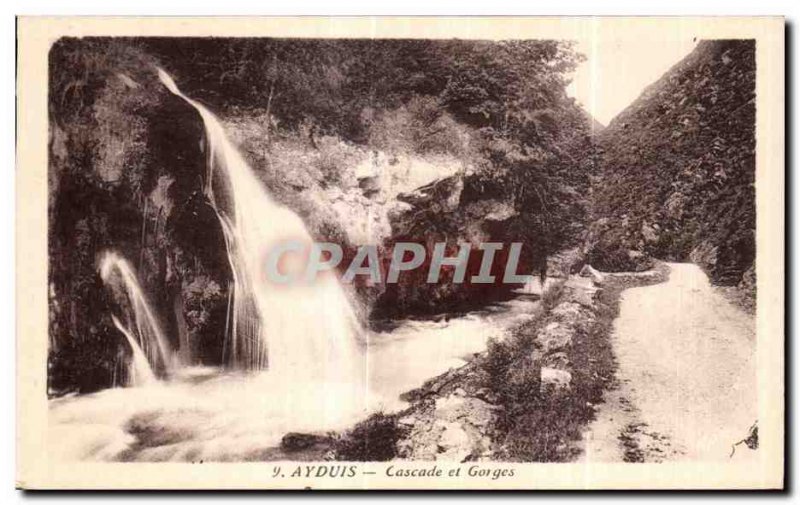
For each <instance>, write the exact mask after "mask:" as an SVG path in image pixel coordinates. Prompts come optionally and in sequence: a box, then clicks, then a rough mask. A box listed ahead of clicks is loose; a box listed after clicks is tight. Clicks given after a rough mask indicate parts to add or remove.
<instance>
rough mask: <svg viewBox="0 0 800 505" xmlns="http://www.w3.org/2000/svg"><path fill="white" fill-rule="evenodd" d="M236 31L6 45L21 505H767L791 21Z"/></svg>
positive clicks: (153, 21)
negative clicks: (203, 496) (206, 493)
mask: <svg viewBox="0 0 800 505" xmlns="http://www.w3.org/2000/svg"><path fill="white" fill-rule="evenodd" d="M246 20H247V18H240V19H239V20H230V19H228V20H227V21H225V20H222V19H220V20H214V19H213V18H206V19H196V18H195V19H191V18H187V19H186V20H183V21H182V20H180V19H179V18H175V19H160V20H159V19H158V18H150V19H148V20H147V21H146V22H145V21H144V20H135V19H134V18H127V19H125V18H117V19H115V20H112V19H108V18H94V19H92V20H90V19H87V18H61V19H58V18H52V19H49V20H48V19H42V18H24V19H22V20H21V24H20V27H19V29H18V39H19V52H20V54H27V55H31V56H35V59H31V60H27V59H26V60H22V59H19V58H18V65H23V66H24V69H23V66H21V67H20V74H19V75H18V81H17V82H18V93H19V102H18V107H19V109H18V111H19V114H20V115H21V116H20V118H19V122H18V127H17V128H18V135H19V137H18V153H19V154H18V177H19V178H20V179H21V180H20V181H18V186H17V197H18V199H19V198H21V197H22V196H24V195H23V194H21V193H20V192H21V191H23V192H25V194H30V195H31V198H30V199H25V201H24V203H22V202H21V203H20V205H21V206H22V207H21V208H20V210H19V211H18V212H20V213H21V214H22V217H19V216H18V218H17V226H18V230H17V233H18V237H20V236H21V235H20V234H27V233H30V238H25V239H22V238H20V239H19V240H20V242H19V243H18V249H17V251H18V252H17V254H18V258H19V259H18V261H20V262H22V263H20V269H24V265H27V267H28V268H27V269H25V270H26V271H27V273H25V274H22V273H20V276H18V280H17V283H18V284H17V290H18V295H17V296H18V300H19V302H20V303H21V304H22V305H25V307H23V306H19V307H18V317H19V318H20V323H19V325H18V334H17V345H18V357H17V367H18V370H19V372H18V388H19V389H18V391H19V392H18V407H17V408H18V412H17V415H18V419H21V420H22V419H25V418H26V417H29V418H30V419H31V424H28V423H27V422H24V421H18V422H24V424H21V425H20V430H23V431H24V432H25V433H23V434H22V437H21V438H18V451H19V452H21V458H22V459H21V461H20V463H19V465H20V466H19V467H18V482H19V485H20V486H21V487H24V488H29V487H30V488H106V489H109V488H111V489H113V488H133V487H136V488H139V487H146V488H183V489H191V488H207V487H209V486H211V487H214V488H251V487H253V488H261V489H279V488H296V489H303V488H308V487H311V488H314V489H319V488H331V487H336V488H348V489H386V488H395V489H399V488H407V489H468V488H478V489H488V488H495V489H503V488H506V489H534V488H544V489H548V488H568V489H583V488H727V489H734V488H780V487H782V485H783V436H784V435H783V429H784V426H783V401H784V399H783V262H782V261H783V259H782V258H783V256H782V254H783V115H782V114H783V30H784V26H783V20H782V18H735V19H734V18H730V19H726V18H710V19H705V20H704V19H700V18H674V19H670V20H666V19H662V20H658V19H656V18H594V19H591V18H583V19H575V18H572V19H570V18H563V19H561V18H551V19H548V20H535V19H532V18H527V19H525V18H521V19H518V20H517V21H518V23H519V24H516V25H515V24H514V18H509V19H507V20H500V19H494V20H493V19H490V18H474V19H472V18H460V19H459V18H455V19H450V20H449V21H446V20H444V19H437V18H428V19H424V20H422V19H407V20H405V22H400V19H399V18H394V19H393V18H383V19H382V20H378V21H377V22H383V23H384V24H385V26H384V28H385V30H383V31H381V30H375V29H369V26H370V20H369V19H367V18H363V19H351V20H349V21H348V20H346V19H340V20H338V21H337V20H335V19H322V18H319V19H311V18H306V19H297V18H285V19H276V18H262V19H261V20H260V21H258V22H256V19H255V18H253V23H252V24H244V21H246ZM395 21H397V22H395ZM373 22H375V21H374V20H373ZM226 23H227V24H226ZM337 23H338V24H337ZM526 23H527V24H526ZM282 24H285V25H286V27H285V28H283V29H282V28H280V26H281V25H282ZM215 25H216V26H215ZM453 26H454V27H455V28H453ZM382 33H385V35H381V34H382ZM645 34H646V36H645ZM23 61H24V62H26V63H25V64H23V63H22V62H23ZM28 62H30V64H28ZM26 105H29V107H26ZM26 118H30V121H29V122H28V121H27V120H26ZM28 134H30V135H28ZM29 153H30V154H29ZM29 169H30V171H28V170H29ZM25 216H27V218H25ZM25 300H28V301H30V304H28V303H27V302H26V301H25ZM28 364H30V368H28V367H27V365H28ZM23 367H24V368H25V370H24V371H22V368H23ZM34 419H35V420H34ZM34 426H35V427H36V428H35V429H34ZM34 432H35V433H34ZM142 463H147V464H149V465H141V464H142ZM163 463H170V464H171V465H163V466H160V465H159V464H163ZM243 464H247V465H245V466H242V467H241V468H246V470H242V471H241V472H239V473H236V468H240V465H243ZM653 465H654V466H653ZM654 467H655V468H663V469H664V471H663V472H661V476H660V477H658V478H656V477H653V476H652V475H653V472H654V470H652V468H654ZM82 468H85V469H93V470H91V472H89V471H83V472H81V470H80V469H82ZM139 468H141V469H142V470H141V472H142V473H141V474H138V475H139V480H135V479H136V476H134V475H127V476H126V475H125V474H128V473H129V472H130V473H131V474H134V473H137V472H139V470H138V469H139ZM184 469H185V470H184ZM612 469H613V470H612ZM702 469H709V470H708V471H707V472H704V471H703V470H702ZM162 472H166V473H163V474H162ZM201 472H202V473H201ZM528 472H538V473H536V474H533V473H528ZM78 474H80V475H78ZM159 474H162V477H160V478H159ZM584 474H591V475H594V476H595V477H591V478H584V477H583V475H584ZM170 475H176V477H175V478H174V480H170V479H171V477H169V476H170ZM534 475H535V476H534ZM704 475H705V476H704ZM204 476H206V477H207V478H206V477H204ZM195 479H196V480H195ZM204 479H205V480H204ZM667 479H670V480H667ZM201 481H202V482H201Z"/></svg>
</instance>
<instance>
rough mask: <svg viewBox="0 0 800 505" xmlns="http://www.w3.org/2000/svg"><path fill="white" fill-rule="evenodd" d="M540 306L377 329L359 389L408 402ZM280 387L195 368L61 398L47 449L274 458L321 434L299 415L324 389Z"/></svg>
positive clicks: (63, 453) (144, 457) (171, 457)
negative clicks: (411, 393)
mask: <svg viewBox="0 0 800 505" xmlns="http://www.w3.org/2000/svg"><path fill="white" fill-rule="evenodd" d="M537 303H538V302H536V301H534V299H533V298H531V297H524V296H522V297H520V298H518V299H515V300H511V301H508V302H503V303H500V304H497V305H494V306H491V307H489V308H487V309H485V310H482V311H476V312H472V313H468V314H466V315H463V316H460V317H455V318H452V319H450V320H449V321H443V320H442V321H410V320H405V321H401V322H399V325H398V326H397V327H396V328H394V329H393V330H391V331H384V332H378V333H374V334H372V335H371V336H370V339H369V341H370V343H369V346H368V348H367V349H366V353H365V354H366V356H367V358H368V359H367V363H368V367H367V368H368V377H369V380H368V381H367V382H368V388H367V390H365V391H362V392H361V393H360V394H362V395H363V394H365V392H366V391H368V392H369V394H370V396H371V398H372V399H373V402H372V405H371V406H370V409H371V410H373V411H384V412H393V411H398V410H400V409H402V408H404V407H405V406H406V404H405V403H403V402H402V401H400V399H399V396H400V394H401V393H404V392H406V391H408V390H410V389H413V388H415V387H419V386H421V385H422V384H423V383H424V382H425V381H426V380H428V379H430V378H432V377H435V376H437V375H439V374H441V373H444V372H446V371H447V370H448V369H450V368H451V367H457V366H461V365H463V364H464V363H465V361H464V358H466V357H468V356H470V355H472V354H473V353H476V352H480V351H482V350H484V349H485V348H486V341H487V339H488V338H490V337H502V336H503V335H504V333H505V332H506V331H507V330H508V329H509V328H511V327H513V326H515V325H517V324H519V323H521V322H523V321H524V320H526V319H528V318H530V317H531V316H532V314H533V312H534V309H535V307H536V305H537ZM323 387H325V390H324V394H325V395H329V397H330V398H331V400H330V405H331V406H332V407H334V408H335V407H336V405H337V404H338V402H337V400H336V397H337V395H338V394H343V393H345V392H346V391H341V390H337V387H336V386H335V385H327V386H323ZM284 389H285V385H284V384H281V383H279V382H276V381H274V380H272V378H271V374H270V372H268V371H267V372H249V373H245V372H230V371H228V372H226V371H223V370H220V369H216V368H199V367H195V368H184V369H181V370H178V371H177V372H176V373H175V374H174V375H173V377H172V378H171V379H170V380H168V381H164V382H159V383H157V384H156V385H153V386H151V387H138V388H113V389H107V390H105V391H100V392H98V393H94V394H89V395H80V396H70V397H64V398H58V399H55V400H52V401H51V403H50V415H49V420H50V432H49V437H50V439H49V442H48V443H49V445H48V447H50V448H51V451H52V452H51V454H52V455H53V457H55V458H60V459H65V460H107V461H119V460H136V461H199V460H203V461H207V462H208V461H250V460H263V459H268V458H270V457H275V456H270V450H271V449H273V448H275V447H277V446H279V444H280V440H281V438H282V437H283V435H285V434H286V433H288V432H290V431H294V432H324V431H325V429H322V428H321V424H322V423H321V422H320V421H321V419H320V418H319V417H315V415H313V414H312V415H303V414H304V412H305V409H306V407H305V402H307V401H320V394H319V391H317V390H314V389H312V390H309V389H308V388H302V387H294V388H292V389H291V392H292V395H291V396H285V395H283V394H282V393H281V392H282V391H283V390H284ZM375 399H379V400H375ZM293 409H294V410H296V411H298V412H299V414H300V415H293V414H292V413H291V410H293ZM367 415H368V413H364V415H363V416H354V417H352V418H350V419H346V418H342V419H340V420H339V421H340V422H339V423H338V425H337V423H335V422H332V421H334V420H333V419H331V420H330V421H331V422H329V423H327V427H326V428H330V429H335V430H341V429H347V428H350V427H352V425H353V424H355V423H356V422H358V421H360V420H361V419H363V418H365V417H366V416H367ZM284 457H285V456H284Z"/></svg>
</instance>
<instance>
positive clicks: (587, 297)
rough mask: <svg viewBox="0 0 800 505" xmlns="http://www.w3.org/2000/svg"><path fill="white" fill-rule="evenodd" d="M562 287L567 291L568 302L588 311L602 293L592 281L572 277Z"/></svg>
mask: <svg viewBox="0 0 800 505" xmlns="http://www.w3.org/2000/svg"><path fill="white" fill-rule="evenodd" d="M604 278H605V277H604ZM564 287H566V288H567V289H569V301H572V302H575V303H578V304H580V305H583V306H584V307H588V308H590V309H591V308H593V307H594V306H595V305H597V299H598V297H599V296H600V293H601V292H602V291H601V289H600V288H598V287H596V286H595V283H594V281H592V280H590V279H588V278H584V277H575V276H572V277H570V278H569V279H567V282H566V283H564Z"/></svg>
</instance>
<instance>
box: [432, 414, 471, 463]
mask: <svg viewBox="0 0 800 505" xmlns="http://www.w3.org/2000/svg"><path fill="white" fill-rule="evenodd" d="M442 426H443V428H444V430H443V431H442V434H441V435H440V436H439V444H438V450H439V454H438V455H437V457H436V459H437V460H440V461H452V462H454V463H461V462H462V461H464V460H465V459H467V457H468V456H469V455H470V454H472V451H473V444H472V440H471V439H470V436H469V435H468V434H467V432H466V431H465V430H464V428H463V427H462V426H461V425H460V424H459V423H456V422H450V423H443V424H442Z"/></svg>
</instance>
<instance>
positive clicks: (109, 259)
mask: <svg viewBox="0 0 800 505" xmlns="http://www.w3.org/2000/svg"><path fill="white" fill-rule="evenodd" d="M100 277H101V278H102V279H103V282H105V283H106V285H108V286H110V287H111V288H112V289H116V290H117V292H124V293H125V294H126V297H127V301H128V303H129V305H130V307H129V309H130V310H128V311H127V318H128V320H129V322H128V327H127V328H126V327H125V325H123V324H122V323H121V322H120V320H119V319H118V318H117V317H116V316H113V315H112V318H113V321H114V326H116V327H117V329H118V330H119V331H120V332H121V333H122V334H123V336H124V337H125V339H126V340H127V341H128V344H129V345H130V347H131V351H132V353H133V354H132V358H131V362H130V363H129V366H128V384H129V385H133V386H138V385H143V384H147V383H150V382H152V381H153V380H155V373H154V372H153V368H156V369H161V370H163V371H164V373H166V374H168V373H170V372H171V370H172V368H173V366H174V363H173V354H172V352H171V351H170V350H169V345H168V344H167V340H166V337H165V336H164V332H163V331H162V330H161V326H160V325H159V324H158V320H157V319H156V317H155V315H154V314H153V310H152V309H151V308H150V304H149V303H148V301H147V298H146V297H145V295H144V292H143V291H142V288H141V286H140V285H139V281H138V279H137V278H136V273H135V272H134V271H133V267H132V266H131V264H130V263H129V262H128V260H126V259H125V258H123V257H121V256H120V255H119V254H117V253H116V252H112V251H108V252H106V253H104V254H103V256H102V258H101V259H100ZM129 328H130V329H129ZM134 332H135V336H134Z"/></svg>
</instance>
